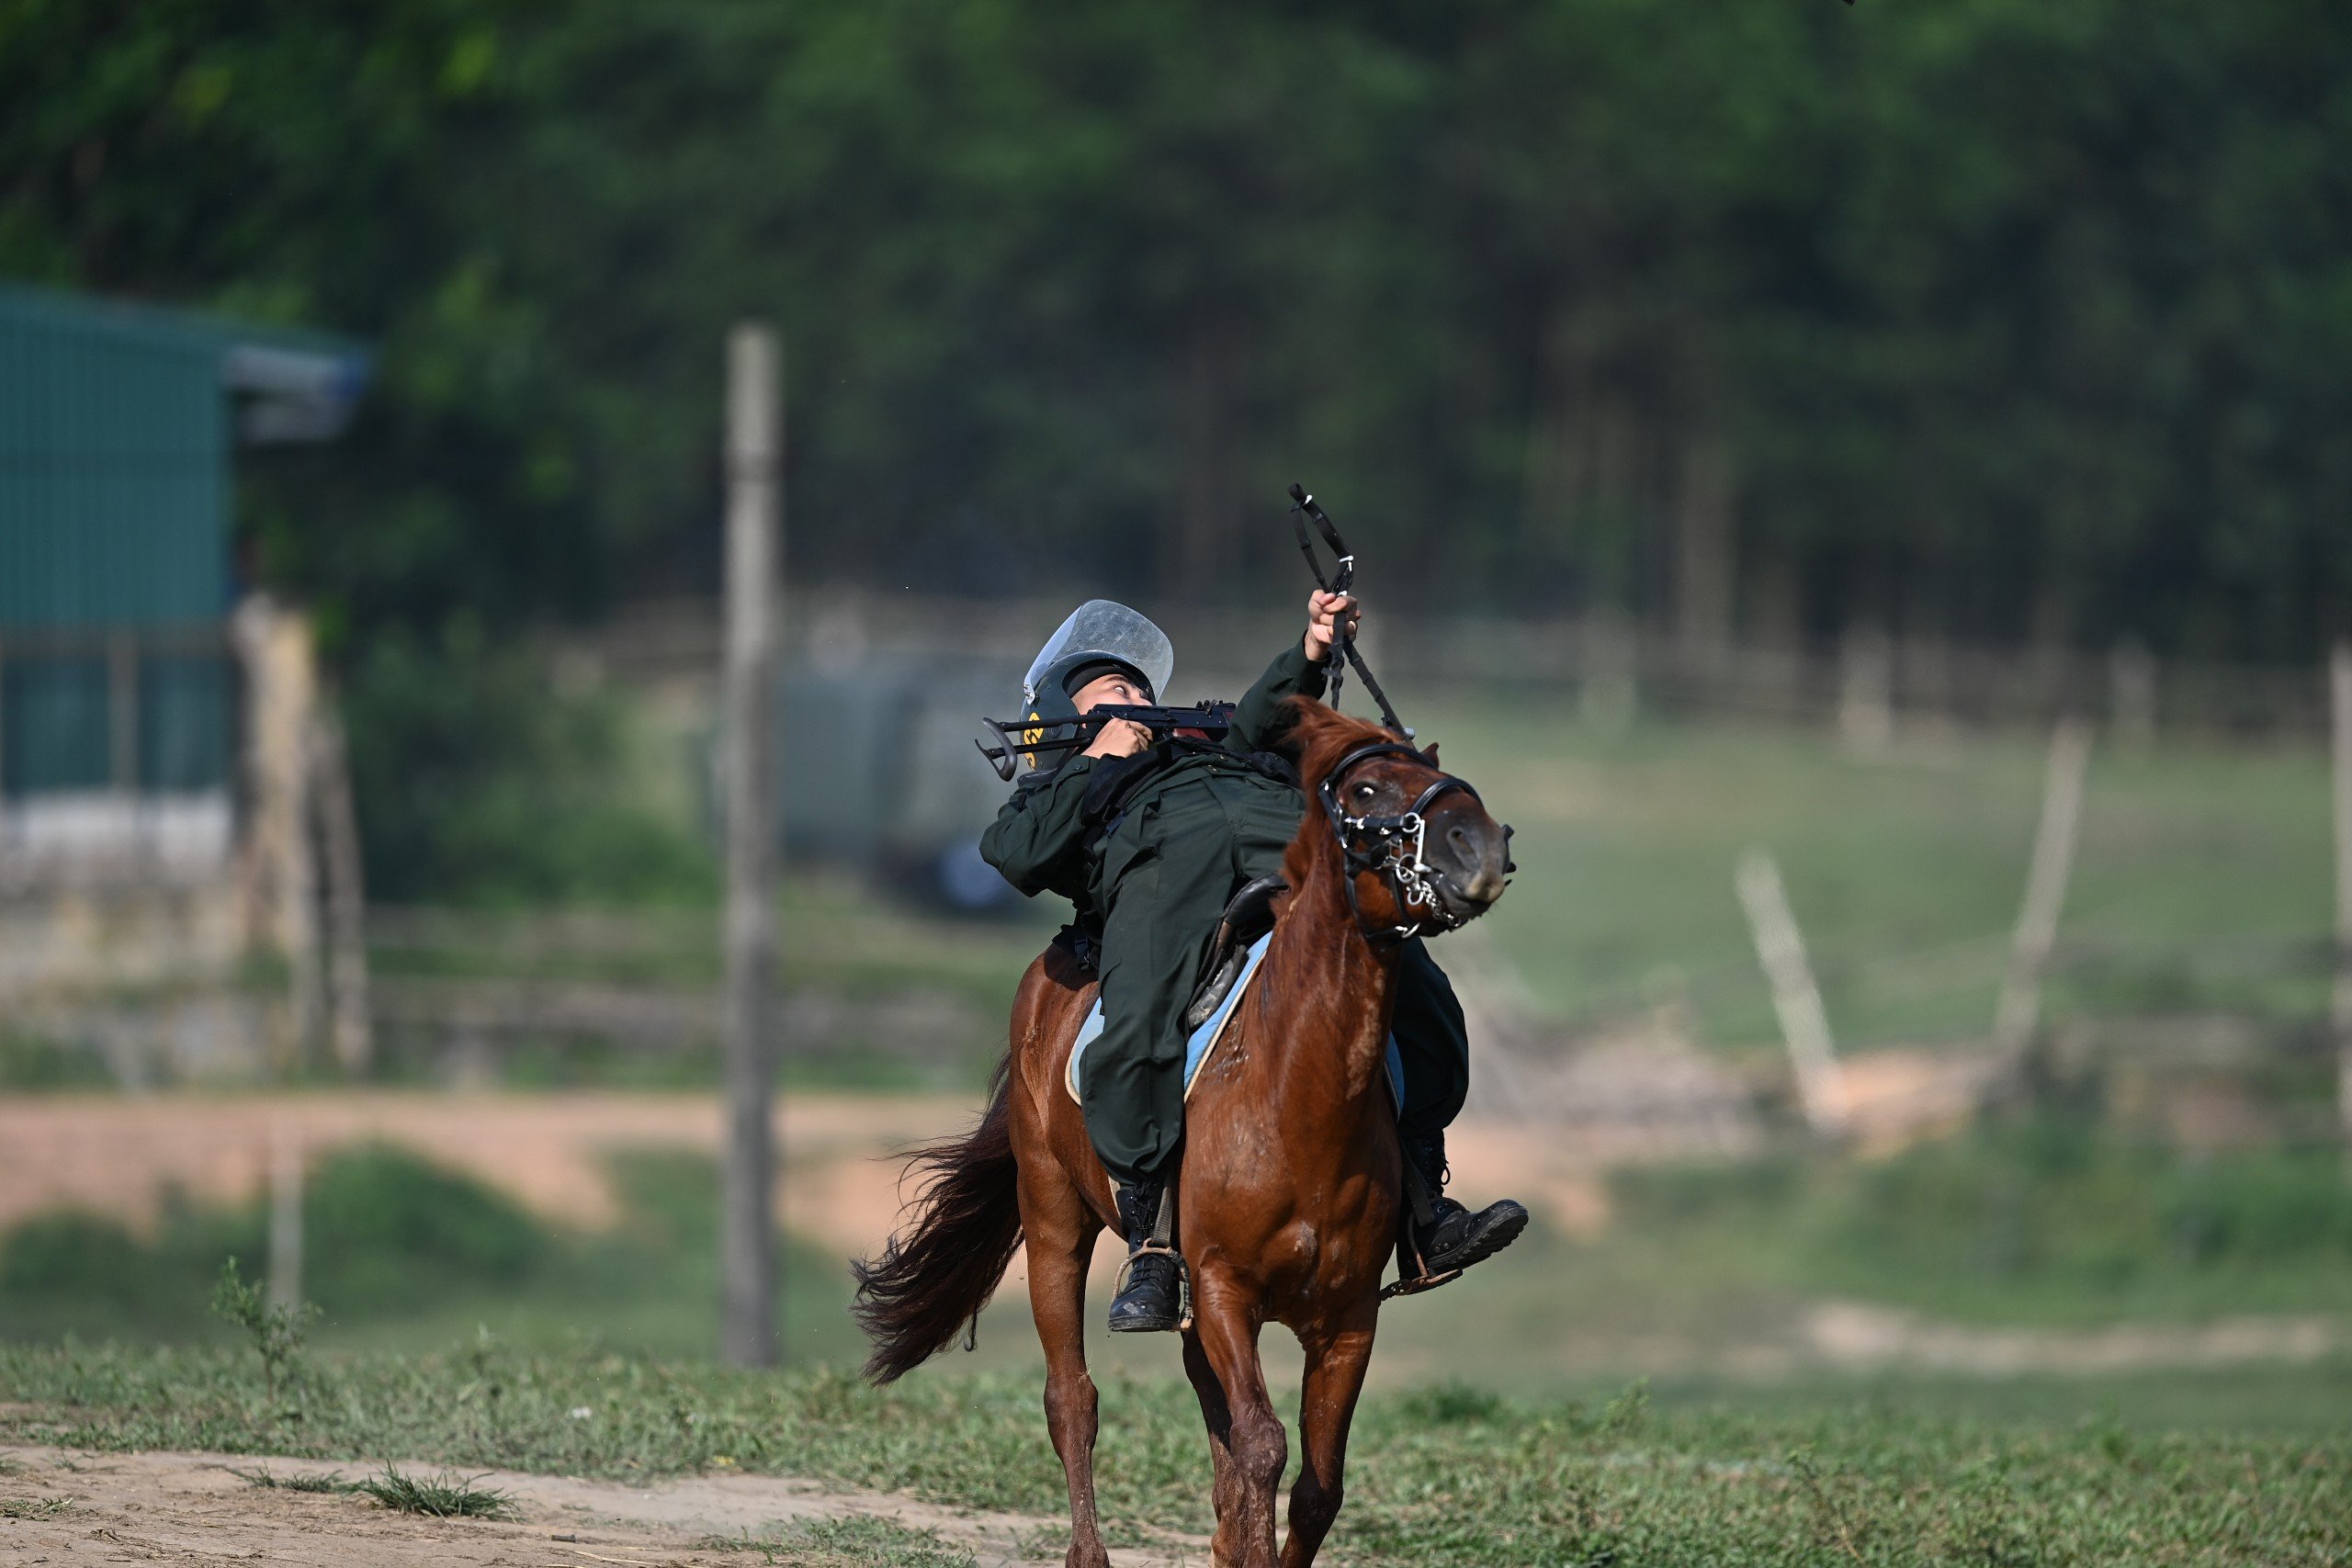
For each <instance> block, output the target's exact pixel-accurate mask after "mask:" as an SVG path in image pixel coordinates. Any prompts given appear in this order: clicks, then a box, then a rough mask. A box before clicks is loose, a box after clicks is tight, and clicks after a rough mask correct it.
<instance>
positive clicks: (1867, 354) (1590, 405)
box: [0, 0, 2352, 655]
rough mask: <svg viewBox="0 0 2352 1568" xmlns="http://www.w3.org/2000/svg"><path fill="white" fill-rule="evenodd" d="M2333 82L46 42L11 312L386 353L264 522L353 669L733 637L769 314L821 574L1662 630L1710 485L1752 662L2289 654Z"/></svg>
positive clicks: (626, 11) (2189, 49) (232, 41)
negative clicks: (1350, 531) (1314, 531)
mask: <svg viewBox="0 0 2352 1568" xmlns="http://www.w3.org/2000/svg"><path fill="white" fill-rule="evenodd" d="M64 62H73V68H72V69H63V68H62V65H63V63H64ZM2348 67H2352V16H2348V15H2347V14H2346V12H2345V11H2344V10H2343V9H2342V8H2341V7H2339V6H2329V5H2326V4H2324V0H2245V3H2244V4H2238V5H2231V6H2213V5H2208V4H2203V3H2201V0H2073V3H2070V4H2068V5H2065V6H2048V5H2041V4H2035V3H2033V0H1955V3H1953V4H1948V5H1939V6H1902V5H1890V4H1871V5H1863V6H1856V7H1854V8H1852V9H1848V8H1847V7H1844V6H1837V5H1833V4H1828V3H1826V0H1770V3H1768V4H1762V5H1756V4H1733V3H1730V0H1696V3H1693V0H1673V3H1669V0H1588V3H1580V4H1568V3H1566V0H1490V3H1487V4H1480V5H1475V6H1453V7H1440V8H1434V9H1433V8H1430V7H1427V6H1396V5H1374V6H1361V5H1357V6H1339V5H1333V4H1329V3H1313V0H1311V3H1306V4H1297V5H1290V6H1273V7H1267V6H1238V5H1233V4H1230V3H1221V0H1194V3H1192V4H1186V5H1179V6H1158V7H1148V6H1093V7H1088V8H1085V9H1084V10H1082V11H1080V12H1077V13H1073V12H1071V11H1069V9H1068V8H1067V7H1058V6H1041V5H1037V4H1035V3H1034V0H1032V3H1023V0H970V3H967V4H964V5H959V6H955V7H952V8H950V9H948V10H946V11H942V10H940V9H939V8H937V7H931V6H904V5H888V4H886V5H865V6H850V5H840V4H812V5H799V6H741V5H734V4H729V3H726V0H680V3H678V4H673V5H669V6H658V7H648V6H628V5H623V4H620V3H619V0H524V3H521V4H516V3H513V0H506V3H499V4H492V3H489V0H401V3H400V4H392V3H390V0H368V3H363V4H355V5H350V6H330V7H318V6H299V5H294V4H290V3H288V0H245V3H242V4H236V5H220V4H215V3H210V0H166V3H163V4H139V5H133V4H130V0H11V3H10V4H8V5H7V6H6V8H5V10H0V99H5V101H6V102H8V103H9V104H10V105H11V107H12V111H13V112H12V113H11V114H10V115H9V116H8V118H7V120H6V124H5V126H0V175H5V178H0V270H5V271H6V272H7V273H10V274H15V275H20V276H34V277H39V278H44V279H48V280H51V281H54V282H58V283H63V284H71V285H76V286H82V287H87V288H99V289H107V290H114V291H122V292H129V293H134V294H147V295H157V296H164V297H170V298H174V299H189V300H198V301H204V302H209V303H211V304H215V305H218V306H220V307H222V308H225V309H229V310H237V311H241V312H244V313H248V314H253V315H259V316H265V317H276V318H285V319H289V320H299V321H307V322H312V323H316V324H320V325H327V326H333V327H337V328H341V329H345V330H347V331H351V332H355V333H361V334H364V335H366V336H368V337H369V338H371V339H373V340H375V341H376V342H377V343H379V344H380V346H381V351H382V379H381V384H380V389H379V392H378V394H377V395H376V396H374V397H373V398H371V400H369V402H368V412H367V415H366V419H365V423H364V427H363V428H362V429H361V430H360V431H359V432H358V433H357V434H356V436H355V437H354V438H353V439H352V440H351V441H349V442H347V443H345V444H344V445H342V446H337V447H335V448H333V449H330V450H323V451H317V452H309V453H299V454H288V455H284V456H275V457H270V458H269V460H268V461H266V463H254V464H252V465H249V468H250V469H251V471H252V491H253V493H252V495H251V497H250V502H251V503H250V505H249V506H248V508H247V509H246V516H247V518H248V521H249V523H250V526H251V530H252V534H253V538H254V546H255V547H256V557H255V558H256V560H257V563H258V567H259V570H261V571H262V572H263V573H264V574H266V576H267V577H269V578H270V579H272V580H273V581H278V582H281V583H284V584H287V585H290V586H293V587H297V588H299V589H300V590H301V591H302V592H306V593H308V594H310V595H311V596H313V597H314V598H315V599H316V600H317V601H318V602H319V603H321V604H324V605H326V606H328V607H329V608H330V609H331V610H332V611H333V613H334V618H335V623H336V625H337V626H340V627H341V628H342V632H343V635H344V636H345V637H347V638H360V637H367V636H368V635H371V634H372V633H374V632H375V631H377V630H378V629H379V628H381V627H383V626H387V625H389V624H400V625H405V626H412V627H418V628H431V627H434V626H437V625H438V624H439V623H441V622H442V621H443V620H445V619H446V618H447V617H448V616H451V615H458V614H472V615H477V616H480V617H481V618H482V619H483V621H484V622H485V624H491V625H504V624H507V623H508V622H510V621H511V620H512V619H513V618H515V617H517V616H540V615H550V614H579V613H584V612H588V611H592V610H594V608H595V607H596V606H598V605H599V604H604V603H606V602H609V600H610V599H611V598H612V597H613V596H615V595H616V594H617V593H620V592H624V591H626V590H628V589H632V588H639V587H649V586H650V587H658V586H662V585H664V584H668V585H672V586H678V585H687V586H691V585H695V584H701V583H707V581H708V580H709V578H710V576H711V574H712V571H713V568H714V564H715V559H716V537H717V536H716V530H715V525H714V517H715V513H716V506H717V498H718V486H719V475H718V465H717V461H716V452H717V445H718V441H717V436H718V406H717V404H718V400H717V381H718V377H717V370H718V344H719V341H720V338H721V336H722V334H723V332H724V329H725V326H726V324H727V322H728V321H730V320H732V319H733V318H735V317H737V316H738V315H741V314H742V313H745V312H761V313H764V314H767V315H770V316H772V317H774V318H775V319H776V320H778V321H780V322H781V323H782V324H783V325H784V326H785V328H786V332H787V333H788V337H789V343H790V348H791V356H792V358H791V364H792V373H791V381H792V385H793V387H794V389H795V390H796V400H795V412H794V419H795V423H794V435H793V443H792V449H793V464H794V474H793V479H794V498H795V508H796V515H797V516H798V517H800V518H803V519H813V520H815V522H814V525H806V526H802V527H800V528H798V529H797V531H796V534H795V538H794V550H795V556H796V559H797V563H798V566H799V569H800V570H802V571H803V572H804V573H807V574H809V575H810V576H813V577H816V578H820V579H828V578H830V579H838V578H842V577H852V576H854V577H861V578H865V579H867V580H871V581H876V582H884V581H900V582H914V583H916V584H917V585H919V586H943V585H953V586H956V587H958V588H964V589H977V590H979V591H983V592H985V591H989V590H991V589H1002V588H1009V587H1012V586H1013V585H1016V584H1023V583H1035V582H1038V581H1055V580H1057V579H1058V580H1065V581H1070V582H1073V583H1077V582H1085V583H1088V584H1100V585H1102V586H1103V587H1105V588H1111V589H1116V590H1127V591H1136V590H1143V589H1156V590H1159V591H1161V592H1176V591H1190V592H1205V591H1208V590H1211V589H1212V588H1220V587H1221V585H1222V583H1223V581H1224V577H1225V575H1226V574H1227V572H1228V571H1230V570H1232V568H1233V567H1234V566H1235V565H1236V564H1237V562H1238V561H1239V560H1240V559H1241V558H1242V556H1241V553H1240V550H1239V548H1238V546H1239V544H1240V542H1241V540H1242V538H1243V537H1244V536H1242V535H1241V534H1240V532H1239V529H1240V528H1241V526H1242V524H1241V519H1242V518H1243V517H1244V516H1248V515H1255V516H1258V517H1260V518H1261V520H1262V521H1263V523H1264V524H1265V529H1264V531H1263V532H1262V533H1261V534H1252V535H1250V536H1248V537H1249V538H1250V540H1251V541H1252V544H1251V548H1252V550H1253V551H1254V550H1257V549H1260V548H1261V547H1262V549H1263V550H1265V551H1272V549H1274V548H1275V544H1274V543H1273V539H1274V535H1273V533H1272V528H1273V519H1272V503H1273V502H1274V498H1277V497H1279V494H1280V489H1279V487H1280V484H1281V483H1282V482H1283V481H1284V480H1286V479H1289V478H1291V477H1293V476H1294V475H1298V476H1303V477H1306V478H1311V479H1315V480H1316V481H1317V487H1318V488H1319V489H1322V490H1324V491H1327V492H1328V493H1329V494H1332V495H1333V496H1334V497H1336V498H1342V499H1345V500H1346V505H1345V509H1344V510H1345V513H1346V515H1347V516H1348V517H1349V518H1350V519H1351V528H1356V529H1360V530H1361V535H1362V537H1363V541H1364V542H1365V543H1366V544H1368V545H1372V546H1374V547H1376V548H1377V549H1378V550H1379V551H1380V554H1379V555H1378V556H1377V557H1375V559H1390V560H1394V559H1397V558H1400V557H1401V556H1402V555H1403V554H1404V553H1405V552H1406V551H1408V550H1410V551H1411V552H1413V554H1414V556H1415V558H1416V562H1417V566H1416V574H1415V575H1416V581H1417V585H1418V586H1419V587H1420V588H1421V590H1422V592H1425V593H1428V594H1430V595H1434V596H1436V597H1437V598H1439V599H1441V600H1451V601H1453V602H1457V603H1459V602H1469V601H1472V600H1492V601H1500V602H1504V603H1511V604H1520V605H1521V606H1522V607H1524V606H1549V605H1555V604H1560V603H1562V602H1564V601H1565V602H1571V603H1573V602H1615V603H1618V604H1626V605H1630V606H1633V607H1634V608H1638V609H1644V610H1659V609H1662V608H1665V607H1667V606H1668V604H1671V603H1672V601H1673V600H1674V597H1675V595H1676V592H1677V589H1678V581H1677V578H1678V573H1679V571H1680V570H1682V568H1681V566H1679V565H1678V562H1679V561H1680V560H1681V559H1682V558H1683V553H1684V552H1683V550H1682V548H1681V547H1679V546H1678V543H1677V538H1678V535H1677V532H1676V530H1677V528H1678V527H1679V524H1680V520H1682V519H1685V518H1688V517H1690V516H1692V515H1694V514H1697V513H1702V512H1705V511H1706V509H1707V507H1708V506H1709V505H1711V504H1712V502H1709V501H1708V500H1707V499H1706V495H1702V491H1703V492H1706V493H1707V494H1708V495H1712V494H1714V493H1717V492H1718V491H1722V490H1724V487H1726V486H1727V487H1728V492H1729V495H1730V502H1731V508H1732V511H1733V513H1734V514H1735V516H1736V550H1737V553H1738V558H1739V559H1740V560H1741V562H1742V563H1743V570H1741V571H1740V572H1739V573H1738V574H1737V577H1736V582H1737V583H1738V584H1739V586H1740V588H1741V591H1742V592H1746V593H1748V594H1749V595H1750V596H1751V597H1752V598H1754V600H1755V603H1753V604H1750V605H1749V606H1748V612H1749V613H1750V614H1752V615H1754V616H1756V617H1758V618H1761V619H1765V620H1771V619H1774V618H1776V617H1784V616H1785V615H1787V614H1788V613H1789V612H1790V611H1792V610H1793V611H1795V612H1796V613H1797V615H1798V616H1799V618H1800V619H1801V620H1802V622H1803V623H1804V625H1805V626H1810V627H1811V628H1812V629H1813V630H1815V632H1826V631H1830V630H1834V629H1835V628H1836V627H1838V626H1840V625H1842V624H1843V623H1844V622H1845V621H1846V620H1847V619H1849V618H1850V617H1851V616H1853V615H1857V614H1860V613H1865V612H1869V613H1883V614H1887V615H1893V616H1894V617H1895V618H1896V619H1898V620H1901V621H1903V622H1905V623H1906V624H1910V625H1914V626H1919V627H1922V628H1924V629H1928V630H1935V629H1944V630H1951V631H1962V632H1969V633H1972V634H1975V635H1985V636H2003V635H2018V634H2022V633H2024V632H2026V631H2027V630H2029V629H2033V630H2036V631H2038V632H2040V633H2041V634H2044V635H2067V634H2069V633H2071V634H2072V635H2075V636H2076V637H2102V636H2111V635H2117V634H2120V633H2132V634H2136V635H2139V636H2141V637H2145V638H2147V639H2149V640H2150V641H2152V642H2153V643H2155V644H2156V645H2158V646H2159V647H2163V648H2185V649H2197V650H2202V651H2207V652H2218V651H2233V652H2245V653H2254V654H2273V655H2275V654H2283V653H2290V652H2300V651H2301V650H2303V649H2306V648H2308V646H2309V643H2310V640H2311V637H2312V633H2313V631H2314V628H2315V626H2317V624H2318V622H2319V620H2320V618H2321V617H2322V616H2323V615H2324V614H2325V613H2326V607H2327V606H2328V605H2329V604H2331V603H2332V602H2333V600H2334V599H2335V596H2337V595H2340V594H2341V593H2342V592H2343V591H2344V589H2345V587H2346V584H2347V582H2352V543H2347V540H2352V536H2347V535H2346V531H2345V530H2344V529H2342V528H2341V527H2340V526H2337V520H2338V519H2340V518H2341V517H2343V516H2344V515H2346V513H2347V511H2352V448H2347V447H2346V445H2345V443H2343V442H2342V441H2340V440H2338V439H2336V438H2335V434H2336V433H2337V432H2338V431H2339V430H2340V429H2341V428H2342V427H2343V426H2344V424H2345V423H2346V416H2347V413H2352V408H2347V400H2352V391H2347V389H2346V385H2345V382H2344V379H2343V378H2342V376H2341V375H2340V374H2339V367H2341V365H2342V364H2343V363H2344V362H2345V360H2346V356H2347V351H2352V259H2347V258H2352V244H2347V243H2346V241H2347V239H2352V232H2347V231H2352V200H2347V199H2346V197H2347V195H2352V192H2347V189H2346V183H2347V181H2352V174H2347V172H2346V165H2345V163H2344V160H2342V159H2341V158H2340V157H2337V156H2335V150H2336V149H2339V148H2340V147H2342V146H2343V145H2344V144H2345V142H2346V139H2347V136H2352V68H2348ZM1710 487H1713V489H1711V488H1710ZM1686 542H1687V541H1686ZM1698 542H1699V544H1700V545H1701V546H1703V543H1704V541H1703V539H1701V540H1699V541H1698ZM1284 586H1285V588H1286V587H1287V580H1285V582H1284Z"/></svg>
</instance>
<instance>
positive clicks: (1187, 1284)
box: [1111, 1240, 1193, 1334]
mask: <svg viewBox="0 0 2352 1568" xmlns="http://www.w3.org/2000/svg"><path fill="white" fill-rule="evenodd" d="M1136 1258H1174V1259H1175V1261H1176V1332H1177V1333H1179V1334H1189V1333H1190V1332H1192V1327H1193V1271H1192V1270H1191V1269H1187V1268H1185V1267H1184V1255H1183V1254H1182V1253H1181V1252H1179V1251H1177V1250H1176V1249H1175V1248H1174V1247H1170V1246H1169V1245H1168V1244H1167V1243H1166V1242H1162V1241H1158V1240H1153V1241H1147V1242H1145V1243H1143V1244H1142V1245H1141V1246H1139V1247H1131V1248H1130V1249H1129V1250H1128V1252H1127V1256H1126V1258H1125V1260H1124V1261H1122V1262H1121V1263H1120V1265H1119V1271H1118V1272H1117V1273H1116V1274H1114V1275H1112V1276H1111V1299H1112V1300H1113V1301H1116V1300H1118V1299H1119V1297H1120V1296H1121V1295H1123V1294H1125V1292H1126V1288H1127V1281H1128V1280H1130V1279H1132V1278H1133V1277H1134V1275H1135V1271H1136Z"/></svg>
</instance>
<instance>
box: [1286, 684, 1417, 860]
mask: <svg viewBox="0 0 2352 1568" xmlns="http://www.w3.org/2000/svg"><path fill="white" fill-rule="evenodd" d="M1284 705H1285V706H1286V707H1288V708H1289V709H1290V727H1289V728H1288V729H1286V730H1285V731H1284V732H1283V745H1284V746H1285V747H1287V748H1288V749H1290V750H1291V752H1292V754H1293V755H1294V756H1295V757H1296V758H1297V760H1298V781H1299V783H1300V784H1302V785H1304V786H1305V787H1306V818H1305V819H1304V820H1302V821H1301V822H1300V824H1299V829H1298V837H1296V838H1295V839H1293V840H1291V841H1290V848H1289V849H1287V850H1285V851H1284V852H1283V881H1285V882H1287V883H1289V884H1290V885H1291V886H1292V887H1293V888H1304V887H1306V886H1310V884H1311V879H1312V878H1313V876H1314V874H1315V868H1316V863H1317V860H1318V859H1320V858H1321V857H1322V856H1324V855H1327V854H1329V852H1331V851H1332V850H1333V848H1334V847H1335V846H1336V844H1337V840H1334V839H1333V838H1332V837H1331V834H1330V831H1329V828H1328V826H1327V825H1326V824H1325V822H1324V820H1323V810H1322V806H1321V803H1320V801H1319V800H1318V799H1317V791H1318V790H1320V789H1321V788H1322V785H1323V780H1324V777H1325V776H1326V775H1327V774H1329V773H1330V771H1331V770H1332V769H1333V768H1335V767H1337V766H1339V764H1340V759H1341V758H1342V757H1345V756H1346V755H1347V754H1348V753H1349V752H1351V751H1352V750H1355V749H1356V748H1357V747H1359V746H1370V745H1376V744H1378V743H1379V742H1381V741H1384V740H1394V739H1397V738H1396V737H1395V736H1394V735H1391V734H1390V733H1389V732H1388V731H1387V730H1385V729H1383V728H1380V726H1378V725H1376V724H1374V723H1371V722H1370V721H1368V720H1365V719H1361V718H1351V717H1349V716H1347V715H1346V714H1343V713H1341V712H1340V710H1339V709H1337V708H1335V707H1330V706H1328V705H1325V704H1322V703H1318V702H1317V701H1315V700H1314V699H1313V698H1312V697H1292V698H1290V699H1288V701H1287V702H1286V703H1285V704H1284Z"/></svg>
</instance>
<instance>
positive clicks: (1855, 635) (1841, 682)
mask: <svg viewBox="0 0 2352 1568" xmlns="http://www.w3.org/2000/svg"><path fill="white" fill-rule="evenodd" d="M1838 739H1841V740H1843V741H1845V743H1846V744H1847V746H1848V747H1849V748H1850V749H1852V750H1855V751H1859V752H1860V753H1862V754H1863V755H1865V756H1868V755H1871V754H1872V753H1875V752H1879V751H1883V750H1886V748H1887V744H1888V742H1890V741H1892V740H1893V739H1894V648H1893V647H1892V646H1891V645H1890V644H1889V643H1888V641H1887V638H1886V634H1885V633H1884V632H1882V631H1880V630H1879V629H1878V628H1877V627H1875V626H1852V627H1849V628H1848V630H1847V632H1846V637H1845V641H1844V644H1843V646H1841V647H1840V648H1839V649H1838Z"/></svg>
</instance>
